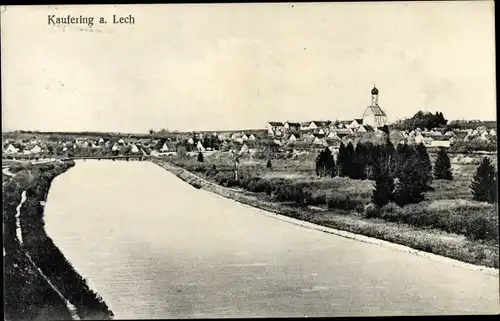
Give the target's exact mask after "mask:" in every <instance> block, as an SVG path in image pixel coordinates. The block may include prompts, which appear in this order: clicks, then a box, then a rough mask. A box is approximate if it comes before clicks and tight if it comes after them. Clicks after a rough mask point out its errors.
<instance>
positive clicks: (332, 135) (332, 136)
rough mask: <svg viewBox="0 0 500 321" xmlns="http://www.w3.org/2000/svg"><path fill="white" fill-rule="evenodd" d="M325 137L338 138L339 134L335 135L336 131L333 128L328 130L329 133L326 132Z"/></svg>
mask: <svg viewBox="0 0 500 321" xmlns="http://www.w3.org/2000/svg"><path fill="white" fill-rule="evenodd" d="M326 138H330V139H334V138H339V136H338V135H337V131H335V130H333V131H330V133H328V135H327V136H326Z"/></svg>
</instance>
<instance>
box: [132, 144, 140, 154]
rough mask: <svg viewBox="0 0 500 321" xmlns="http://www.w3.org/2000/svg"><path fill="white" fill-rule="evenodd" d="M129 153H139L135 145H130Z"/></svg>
mask: <svg viewBox="0 0 500 321" xmlns="http://www.w3.org/2000/svg"><path fill="white" fill-rule="evenodd" d="M130 152H131V153H134V154H135V153H138V152H139V148H137V146H136V145H135V144H131V145H130Z"/></svg>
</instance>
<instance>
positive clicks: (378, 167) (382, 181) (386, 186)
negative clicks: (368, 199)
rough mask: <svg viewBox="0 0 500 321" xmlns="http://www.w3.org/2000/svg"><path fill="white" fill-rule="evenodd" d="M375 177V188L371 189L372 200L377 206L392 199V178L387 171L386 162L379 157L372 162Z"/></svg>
mask: <svg viewBox="0 0 500 321" xmlns="http://www.w3.org/2000/svg"><path fill="white" fill-rule="evenodd" d="M373 171H374V177H375V189H374V190H373V195H372V202H373V203H374V204H375V205H377V206H378V207H382V206H384V205H386V204H388V203H389V202H390V201H392V200H393V199H394V196H393V191H394V179H393V178H392V177H391V175H390V172H389V166H388V164H387V163H386V164H384V163H383V162H382V161H380V159H379V160H378V161H376V162H375V163H374V164H373Z"/></svg>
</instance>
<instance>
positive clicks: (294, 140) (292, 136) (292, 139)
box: [288, 134, 297, 143]
mask: <svg viewBox="0 0 500 321" xmlns="http://www.w3.org/2000/svg"><path fill="white" fill-rule="evenodd" d="M288 141H289V142H293V143H295V142H296V141H297V137H296V136H295V135H294V134H291V135H290V137H288Z"/></svg>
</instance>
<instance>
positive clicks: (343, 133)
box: [335, 128, 353, 137]
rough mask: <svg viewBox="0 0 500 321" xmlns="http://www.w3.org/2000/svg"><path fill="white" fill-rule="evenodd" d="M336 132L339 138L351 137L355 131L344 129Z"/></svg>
mask: <svg viewBox="0 0 500 321" xmlns="http://www.w3.org/2000/svg"><path fill="white" fill-rule="evenodd" d="M335 132H336V133H337V136H339V137H344V136H347V135H351V134H352V133H353V130H352V129H350V128H342V129H339V130H336V131H335Z"/></svg>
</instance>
